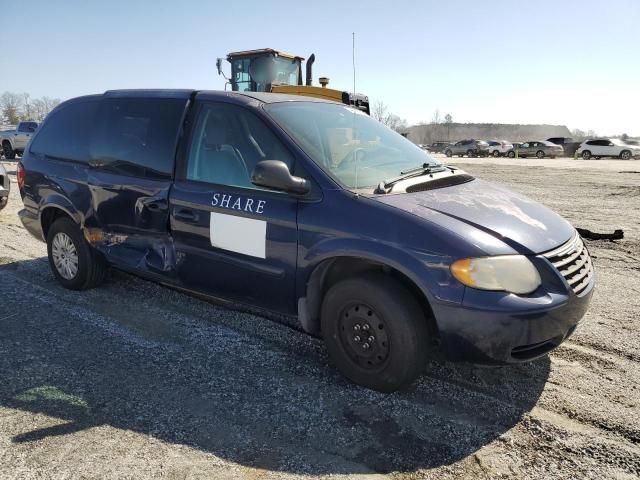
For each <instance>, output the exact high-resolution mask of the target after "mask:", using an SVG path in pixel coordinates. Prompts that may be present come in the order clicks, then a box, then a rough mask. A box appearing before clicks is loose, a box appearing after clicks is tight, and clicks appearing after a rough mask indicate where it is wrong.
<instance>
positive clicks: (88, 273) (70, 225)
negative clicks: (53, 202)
mask: <svg viewBox="0 0 640 480" xmlns="http://www.w3.org/2000/svg"><path fill="white" fill-rule="evenodd" d="M58 234H64V235H66V236H67V237H68V238H70V240H71V242H72V243H73V247H74V248H75V251H76V253H77V272H76V273H75V275H73V277H72V278H65V277H64V276H63V275H62V274H61V272H60V271H59V270H58V267H56V264H55V261H54V258H53V253H52V249H53V243H54V239H55V237H56V235H58ZM47 254H48V256H49V266H50V267H51V271H52V272H53V275H54V276H55V277H56V279H57V280H58V281H59V282H60V284H61V285H62V286H63V287H65V288H68V289H70V290H86V289H88V288H93V287H97V286H98V285H100V284H101V283H102V281H103V280H104V277H105V275H106V273H107V269H108V265H107V263H106V261H105V260H104V258H103V257H102V255H100V253H98V252H97V251H95V250H94V249H93V248H91V246H90V245H89V244H88V243H87V241H86V240H85V239H84V237H83V236H82V232H81V231H80V229H79V228H78V225H77V224H76V223H75V222H74V221H73V220H71V219H70V218H69V217H62V218H59V219H57V220H56V221H55V222H53V225H51V227H50V228H49V232H48V233H47Z"/></svg>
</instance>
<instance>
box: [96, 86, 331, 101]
mask: <svg viewBox="0 0 640 480" xmlns="http://www.w3.org/2000/svg"><path fill="white" fill-rule="evenodd" d="M193 95H197V96H198V97H206V98H209V99H215V98H223V97H231V96H233V97H236V98H242V97H244V98H251V99H254V100H258V101H259V102H262V103H281V102H320V103H322V102H324V103H336V102H332V101H331V100H325V99H322V98H315V97H306V96H303V95H287V94H284V93H268V92H232V91H227V90H187V89H176V90H169V89H129V90H107V91H106V92H104V96H105V97H112V98H125V97H129V98H131V97H140V98H185V99H186V98H190V97H191V96H193Z"/></svg>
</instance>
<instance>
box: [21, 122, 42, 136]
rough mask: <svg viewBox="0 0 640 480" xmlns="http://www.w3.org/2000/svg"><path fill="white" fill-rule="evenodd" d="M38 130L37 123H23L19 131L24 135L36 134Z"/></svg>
mask: <svg viewBox="0 0 640 480" xmlns="http://www.w3.org/2000/svg"><path fill="white" fill-rule="evenodd" d="M36 128H38V124H37V123H36V122H22V123H20V125H19V126H18V131H19V132H23V133H30V132H34V131H35V130H36Z"/></svg>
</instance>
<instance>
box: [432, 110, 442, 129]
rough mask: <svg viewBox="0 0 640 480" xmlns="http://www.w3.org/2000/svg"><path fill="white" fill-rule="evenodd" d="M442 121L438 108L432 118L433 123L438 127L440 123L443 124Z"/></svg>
mask: <svg viewBox="0 0 640 480" xmlns="http://www.w3.org/2000/svg"><path fill="white" fill-rule="evenodd" d="M441 121H442V119H441V118H440V110H439V109H437V108H436V109H435V111H434V112H433V117H431V123H433V124H435V125H438V124H439V123H441Z"/></svg>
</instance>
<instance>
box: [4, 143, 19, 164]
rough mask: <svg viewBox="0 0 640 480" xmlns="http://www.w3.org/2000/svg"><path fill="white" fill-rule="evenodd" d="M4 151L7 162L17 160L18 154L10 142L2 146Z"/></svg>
mask: <svg viewBox="0 0 640 480" xmlns="http://www.w3.org/2000/svg"><path fill="white" fill-rule="evenodd" d="M2 151H3V152H4V158H6V159H7V160H13V159H14V158H16V152H15V150H14V149H13V148H11V144H10V143H9V142H4V143H3V144H2Z"/></svg>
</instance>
